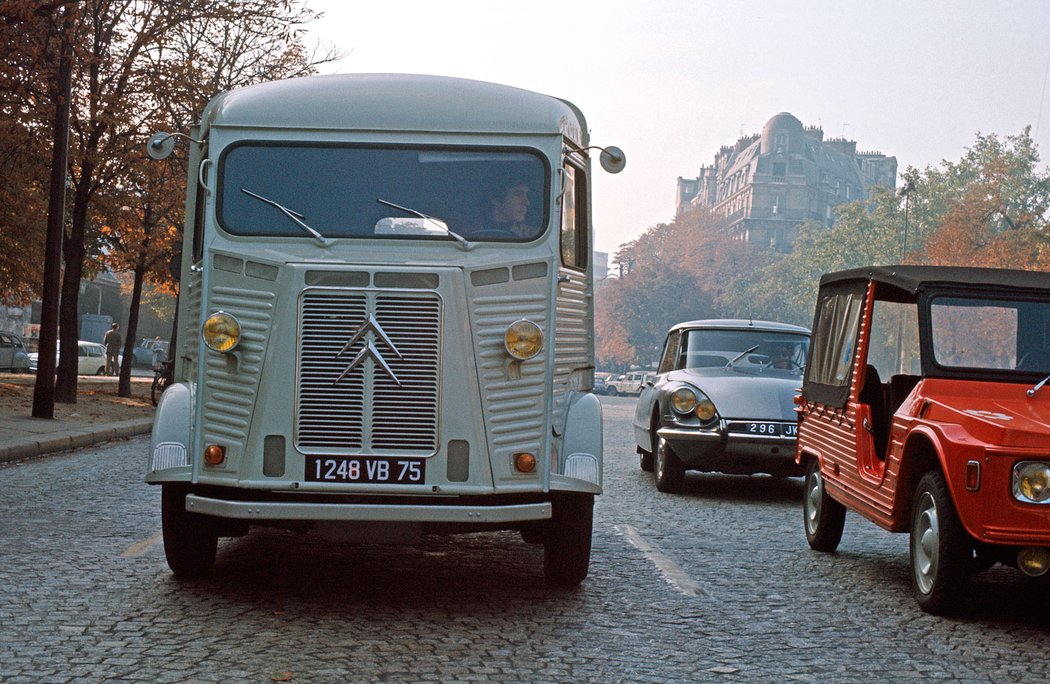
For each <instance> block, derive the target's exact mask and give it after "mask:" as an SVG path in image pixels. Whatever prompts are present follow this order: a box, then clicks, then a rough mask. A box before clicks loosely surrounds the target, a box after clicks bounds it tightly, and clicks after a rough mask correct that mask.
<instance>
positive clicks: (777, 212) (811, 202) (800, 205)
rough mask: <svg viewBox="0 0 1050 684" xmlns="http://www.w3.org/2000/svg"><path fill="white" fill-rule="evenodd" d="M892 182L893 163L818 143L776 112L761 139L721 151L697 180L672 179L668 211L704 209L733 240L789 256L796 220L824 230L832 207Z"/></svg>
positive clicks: (808, 129)
mask: <svg viewBox="0 0 1050 684" xmlns="http://www.w3.org/2000/svg"><path fill="white" fill-rule="evenodd" d="M896 184H897V159H896V157H887V156H886V155H884V154H882V153H880V152H858V151H857V143H856V141H853V140H846V139H845V138H829V139H827V140H825V139H824V131H823V130H822V129H821V128H820V127H818V126H803V125H802V122H801V121H799V120H798V119H797V118H795V117H794V116H792V115H791V114H788V113H786V112H782V113H780V114H777V115H776V116H774V117H773V118H771V119H770V120H769V121H768V122H766V125H765V126H764V127H763V129H762V133H761V134H755V135H750V136H745V137H742V138H740V139H739V140H737V142H736V144H735V145H733V146H724V147H722V148H721V149H720V150H719V151H718V154H717V155H716V156H715V160H714V163H713V164H711V165H710V166H704V167H701V169H700V174H699V175H698V176H697V177H696V178H681V177H679V178H678V199H677V204H676V207H675V210H676V211H675V213H676V215H681V214H682V213H684V212H686V211H689V210H690V209H693V208H695V207H709V208H711V209H713V210H714V211H715V212H716V213H719V214H722V215H723V216H725V217H726V219H727V220H728V221H729V225H730V228H731V229H732V230H733V231H734V234H735V235H736V236H737V237H738V238H739V239H742V240H746V241H748V242H755V243H759V244H768V245H769V246H770V247H772V248H774V249H777V250H779V251H783V252H788V251H791V245H792V244H793V243H794V241H795V235H796V233H797V230H798V226H799V225H800V224H801V223H802V222H804V221H807V220H812V221H819V222H822V223H824V224H825V225H827V226H830V225H831V224H832V221H833V211H832V209H833V207H835V205H837V204H842V203H844V202H852V201H854V200H857V199H862V198H864V197H867V196H869V195H870V193H871V189H872V188H873V187H875V186H883V187H887V188H891V189H892V188H895V187H896Z"/></svg>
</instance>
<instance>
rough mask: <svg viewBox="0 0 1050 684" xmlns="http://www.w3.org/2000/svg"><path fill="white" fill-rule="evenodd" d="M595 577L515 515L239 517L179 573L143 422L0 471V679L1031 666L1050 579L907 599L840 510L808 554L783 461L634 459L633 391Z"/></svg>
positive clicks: (615, 427)
mask: <svg viewBox="0 0 1050 684" xmlns="http://www.w3.org/2000/svg"><path fill="white" fill-rule="evenodd" d="M602 402H603V405H604V413H605V439H606V444H605V448H606V452H605V454H606V463H605V494H604V495H603V496H601V497H599V498H598V500H597V505H596V508H595V514H596V515H595V532H594V550H593V556H592V561H591V573H590V576H589V577H588V579H587V580H586V581H585V582H584V583H583V584H582V585H581V586H580V587H579V588H578V589H575V590H568V591H566V590H554V589H550V588H548V587H547V586H546V585H545V584H544V581H543V567H542V566H543V558H542V556H543V554H542V547H540V546H530V545H527V544H525V543H524V542H522V541H521V539H520V538H519V537H518V535H516V534H510V533H493V534H480V535H472V536H460V537H449V538H433V539H431V540H429V541H428V542H427V543H426V544H424V545H422V546H418V547H409V546H372V545H351V544H347V543H341V542H340V543H334V544H333V543H331V542H325V541H321V540H318V539H314V538H312V537H310V536H297V535H294V534H291V533H288V532H282V531H271V530H258V529H256V530H253V531H252V532H251V533H250V534H249V535H248V536H246V537H244V538H241V539H233V540H224V541H223V542H221V543H220V547H219V558H218V563H217V565H216V568H215V570H214V571H213V572H212V573H211V574H210V575H209V576H208V577H207V578H205V579H203V580H198V581H193V582H191V581H179V580H176V579H175V578H174V577H173V576H172V575H171V573H170V571H169V570H168V568H167V565H166V563H165V560H164V553H163V549H162V547H161V545H160V543H159V540H160V532H159V530H160V513H159V509H160V490H159V489H158V488H152V487H149V486H147V485H145V484H143V483H142V477H143V469H144V468H145V461H146V458H145V452H146V448H147V445H148V438H146V437H142V438H136V439H133V440H129V441H123V442H115V443H112V444H110V445H108V446H105V447H101V448H95V449H85V450H80V451H77V452H74V453H71V454H60V455H56V456H53V457H50V458H45V459H40V460H35V461H30V462H24V463H21V464H17V465H12V466H8V467H4V468H0V491H3V499H2V500H3V504H2V517H0V549H2V551H0V554H2V561H0V580H2V582H0V644H3V645H2V646H0V681H4V682H73V681H76V682H92V681H156V682H231V681H238V682H240V681H244V682H268V681H294V682H337V681H507V682H516V681H542V682H570V681H571V682H578V681H595V682H598V681H600V682H617V681H624V682H687V681H726V682H742V681H812V682H857V681H861V680H869V681H901V680H911V679H921V678H938V679H948V680H955V681H972V682H985V681H987V682H1006V681H1009V682H1045V681H1046V680H1047V678H1048V677H1050V665H1048V662H1047V659H1046V653H1047V651H1048V647H1050V618H1048V611H1047V607H1048V606H1047V603H1046V598H1045V597H1046V594H1045V593H1041V594H1037V593H1034V591H1035V590H1034V589H1033V588H1031V587H1029V585H1027V584H1026V583H1025V582H1024V581H1022V579H1021V577H1020V576H1019V574H1018V573H1016V572H1011V571H1006V570H1003V569H1001V568H1000V569H995V570H993V571H991V572H988V573H985V574H983V575H979V576H977V577H976V578H975V580H974V582H973V583H972V584H971V588H970V594H969V597H968V600H967V603H966V604H965V606H963V608H962V610H961V611H960V614H959V615H958V616H957V617H955V618H951V619H944V618H936V617H932V616H930V615H926V614H924V613H922V612H921V611H920V610H919V608H918V607H917V606H916V605H915V603H914V601H913V600H912V597H911V593H910V587H909V579H908V569H907V538H906V536H904V535H891V534H889V533H886V532H883V531H882V530H879V529H878V528H876V527H875V526H874V525H872V524H870V523H868V522H866V521H863V520H861V519H859V518H857V517H855V516H853V515H852V514H851V515H850V516H849V517H848V518H847V523H846V531H845V534H844V537H843V542H842V545H841V547H840V549H839V552H838V553H837V554H834V555H824V554H818V553H815V552H813V551H810V550H809V548H808V546H807V545H806V541H805V538H804V535H803V532H802V521H801V516H802V514H801V510H800V509H801V505H800V499H801V492H802V485H801V481H800V480H798V479H789V480H778V479H773V478H769V477H750V478H749V477H727V476H716V475H700V474H696V473H693V474H690V476H689V477H688V480H687V484H686V488H685V492H684V493H683V494H679V495H665V494H659V493H657V491H656V488H655V486H654V484H653V482H652V477H651V475H649V474H647V473H642V472H641V471H640V470H639V469H638V461H637V457H636V456H635V454H634V449H633V446H632V445H633V441H632V438H631V432H630V417H631V415H632V412H633V408H634V400H633V399H627V398H602Z"/></svg>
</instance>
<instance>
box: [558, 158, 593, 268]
mask: <svg viewBox="0 0 1050 684" xmlns="http://www.w3.org/2000/svg"><path fill="white" fill-rule="evenodd" d="M562 172H563V174H564V178H563V183H562V194H561V261H562V263H563V264H564V265H566V266H568V267H569V268H577V269H580V270H583V269H585V268H587V258H588V254H589V251H590V250H589V249H588V243H589V242H590V240H589V236H588V235H587V207H586V201H587V192H586V188H587V178H586V175H585V174H584V173H583V170H581V169H578V168H576V167H575V166H571V165H569V164H566V165H565V166H564V167H562Z"/></svg>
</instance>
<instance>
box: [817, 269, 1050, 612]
mask: <svg viewBox="0 0 1050 684" xmlns="http://www.w3.org/2000/svg"><path fill="white" fill-rule="evenodd" d="M813 320H814V323H813V328H814V330H813V349H812V352H811V355H810V363H809V365H808V367H807V368H806V372H805V380H804V382H803V385H802V394H801V396H800V397H799V399H798V403H799V405H800V423H799V436H798V451H797V460H798V462H799V464H800V465H801V466H804V467H805V468H806V473H807V474H806V481H805V489H804V497H803V514H804V516H803V517H804V523H805V532H806V539H807V541H808V542H809V545H810V547H812V548H813V549H816V550H818V551H828V552H830V551H834V550H835V549H836V548H837V547H838V544H839V541H840V540H841V538H842V531H843V520H844V516H845V512H846V510H847V509H849V510H852V511H855V512H857V513H859V514H860V515H861V516H863V517H865V518H867V519H868V520H871V521H872V522H874V523H875V524H876V525H878V526H880V527H882V528H884V529H886V530H889V531H891V532H907V533H909V535H910V537H911V541H910V549H911V554H910V557H911V584H912V589H913V593H914V596H915V599H916V601H917V602H918V604H919V606H920V607H921V608H922V609H923V610H924V611H926V612H929V613H944V612H950V611H951V610H952V609H953V608H954V607H955V606H956V605H958V603H959V601H960V600H961V599H962V597H963V596H964V593H965V588H966V584H967V583H968V581H969V579H970V576H971V574H972V573H974V572H979V571H981V570H984V569H987V568H989V567H991V566H992V565H994V564H995V563H996V562H1001V563H1003V564H1007V565H1016V566H1017V567H1018V568H1019V569H1020V570H1021V571H1022V572H1024V573H1025V574H1026V575H1029V576H1031V577H1042V578H1043V581H1044V583H1045V582H1046V580H1047V579H1048V577H1050V576H1048V575H1047V572H1048V570H1050V387H1048V386H1047V380H1048V379H1050V273H1036V272H1023V271H1009V270H997V269H976V268H955V267H932V266H930V267H927V266H884V267H869V268H861V269H854V270H850V271H843V272H838V273H830V274H826V275H824V276H823V277H822V278H821V280H820V290H819V294H818V296H817V308H816V313H815V315H814V319H813Z"/></svg>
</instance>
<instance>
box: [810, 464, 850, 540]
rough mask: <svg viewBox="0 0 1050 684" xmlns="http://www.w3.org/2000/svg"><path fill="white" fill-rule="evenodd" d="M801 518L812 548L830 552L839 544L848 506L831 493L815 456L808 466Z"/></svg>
mask: <svg viewBox="0 0 1050 684" xmlns="http://www.w3.org/2000/svg"><path fill="white" fill-rule="evenodd" d="M802 519H803V522H804V523H805V527H806V541H807V542H809V547H810V548H811V549H813V550H814V551H825V552H828V553H830V552H832V551H834V550H835V549H837V548H838V547H839V542H840V541H842V528H843V527H844V526H845V524H846V507H845V506H843V505H842V504H840V503H839V502H838V501H835V500H834V499H832V498H831V497H830V496H828V493H827V491H826V490H825V489H824V478H823V477H821V475H820V461H818V460H817V459H815V458H812V459H810V460H809V463H808V464H807V466H806V484H805V491H804V493H803V495H802Z"/></svg>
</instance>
